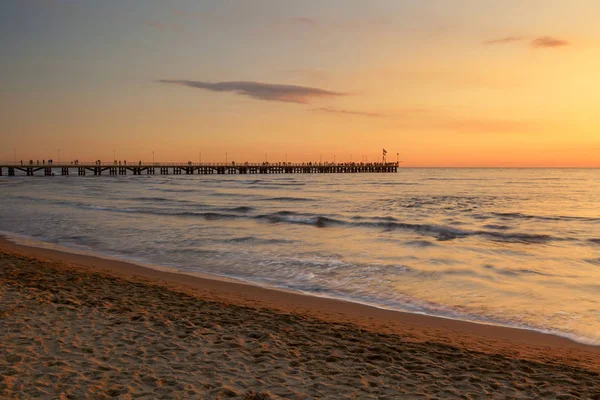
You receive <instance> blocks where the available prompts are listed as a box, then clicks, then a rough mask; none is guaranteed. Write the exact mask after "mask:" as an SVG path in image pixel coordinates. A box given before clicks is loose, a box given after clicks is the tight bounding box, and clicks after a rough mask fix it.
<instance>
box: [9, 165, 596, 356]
mask: <svg viewBox="0 0 600 400" xmlns="http://www.w3.org/2000/svg"><path fill="white" fill-rule="evenodd" d="M57 172H59V171H57ZM57 175H58V173H57ZM0 231H1V232H2V233H3V234H5V235H8V236H9V237H12V238H14V239H18V240H29V241H34V242H39V243H42V244H45V245H52V246H60V247H61V248H67V249H71V250H73V251H77V252H85V253H91V254H96V255H101V256H106V257H110V258H118V259H122V260H127V261H132V262H135V263H140V264H142V265H153V266H161V267H166V268H170V269H174V270H177V271H179V272H181V273H185V274H209V275H213V276H217V277H227V278H234V279H238V280H242V281H244V282H247V283H251V284H255V285H260V286H266V287H273V288H281V289H285V290H290V291H295V292H301V293H307V294H311V295H315V296H323V297H329V298H336V299H343V300H347V301H351V302H357V303H363V304H368V305H373V306H376V307H381V308H385V309H391V310H400V311H405V312H411V313H419V314H427V315H433V316H439V317H444V318H452V319H459V320H465V321H474V322H479V323H485V324H493V325H501V326H510V327H517V328H522V329H530V330H536V331H540V332H546V333H552V334H556V335H561V336H564V337H568V338H571V339H573V340H576V341H579V342H582V343H587V344H592V345H600V170H598V169H412V168H401V169H400V170H399V172H398V173H385V174H375V173H369V174H367V173H365V174H277V175H179V176H173V175H170V176H162V175H141V176H133V175H128V176H101V177H94V176H85V177H83V176H54V177H43V176H38V177H26V176H16V177H6V176H5V177H1V178H0Z"/></svg>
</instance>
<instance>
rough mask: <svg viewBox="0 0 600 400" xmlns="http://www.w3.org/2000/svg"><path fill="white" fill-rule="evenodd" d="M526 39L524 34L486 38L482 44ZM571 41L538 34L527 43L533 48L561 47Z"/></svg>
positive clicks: (496, 43) (498, 43)
mask: <svg viewBox="0 0 600 400" xmlns="http://www.w3.org/2000/svg"><path fill="white" fill-rule="evenodd" d="M525 40H527V37H525V36H506V37H503V38H499V39H492V40H486V41H484V42H482V43H483V44H484V45H501V44H510V43H515V42H523V41H525ZM570 44H571V43H569V42H567V41H566V40H563V39H557V38H554V37H552V36H540V37H537V38H535V39H533V40H531V41H530V42H529V45H530V46H531V47H533V48H536V49H540V48H555V47H563V46H569V45H570Z"/></svg>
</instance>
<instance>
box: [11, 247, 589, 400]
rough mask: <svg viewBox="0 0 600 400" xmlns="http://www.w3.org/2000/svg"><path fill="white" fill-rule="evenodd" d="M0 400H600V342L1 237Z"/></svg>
mask: <svg viewBox="0 0 600 400" xmlns="http://www.w3.org/2000/svg"><path fill="white" fill-rule="evenodd" d="M0 334H1V335H2V336H1V339H0V398H23V399H29V398H33V397H40V398H85V397H86V396H87V397H89V398H111V397H120V398H148V399H153V398H200V399H205V398H208V399H213V398H240V399H244V398H248V399H250V398H254V399H259V398H274V399H276V398H298V399H303V398H331V399H340V398H356V399H365V398H376V399H385V398H536V397H538V398H540V397H542V398H560V399H569V398H598V399H600V376H599V374H598V373H599V372H600V349H599V348H598V347H593V346H586V345H582V344H578V343H575V342H573V341H570V340H568V339H564V338H560V337H556V336H552V335H545V334H540V333H536V332H531V331H525V330H519V329H510V328H502V327H496V326H489V325H482V324H473V323H468V322H461V321H453V320H449V319H443V318H435V317H428V316H422V315H414V314H407V313H401V312H394V311H386V310H381V309H377V308H373V307H368V306H364V305H360V304H355V303H349V302H343V301H337V300H331V299H323V298H318V297H312V296H304V295H300V294H294V293H288V292H283V291H278V290H270V289H265V288H260V287H257V286H251V285H246V284H241V283H237V282H231V281H224V280H217V279H209V278H208V277H205V278H203V277H191V276H187V275H181V274H176V273H172V272H165V271H158V270H153V269H149V268H145V267H141V266H137V265H133V264H129V263H124V262H119V261H114V260H106V259H102V258H97V257H90V256H83V255H77V254H71V253H65V252H60V251H56V250H51V249H40V248H33V247H27V246H21V245H16V244H14V243H11V242H8V241H6V240H3V239H2V240H0Z"/></svg>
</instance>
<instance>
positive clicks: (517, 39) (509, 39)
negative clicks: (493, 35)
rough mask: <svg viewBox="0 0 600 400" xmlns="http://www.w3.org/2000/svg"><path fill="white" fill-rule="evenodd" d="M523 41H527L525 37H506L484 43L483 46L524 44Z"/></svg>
mask: <svg viewBox="0 0 600 400" xmlns="http://www.w3.org/2000/svg"><path fill="white" fill-rule="evenodd" d="M523 40H525V37H523V36H506V37H503V38H500V39H492V40H486V41H485V42H483V44H486V45H490V44H506V43H514V42H522V41H523Z"/></svg>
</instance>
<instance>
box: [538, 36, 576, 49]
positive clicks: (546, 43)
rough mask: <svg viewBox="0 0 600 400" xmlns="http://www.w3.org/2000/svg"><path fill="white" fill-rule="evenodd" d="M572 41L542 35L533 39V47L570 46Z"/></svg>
mask: <svg viewBox="0 0 600 400" xmlns="http://www.w3.org/2000/svg"><path fill="white" fill-rule="evenodd" d="M569 45H570V43H569V42H567V41H566V40H562V39H557V38H553V37H552V36H542V37H539V38H537V39H535V40H532V41H531V47H535V48H546V47H551V48H552V47H562V46H569Z"/></svg>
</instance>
